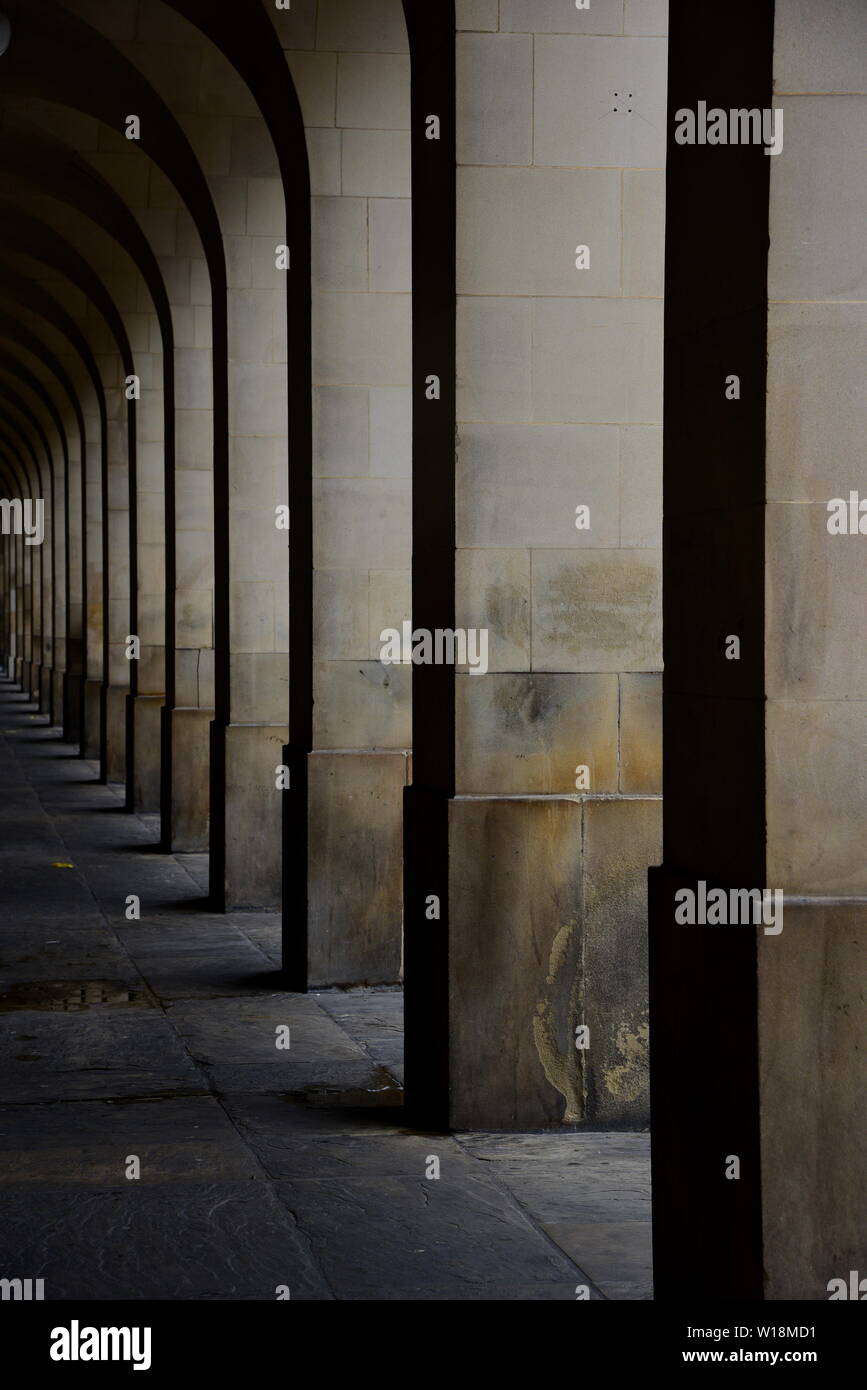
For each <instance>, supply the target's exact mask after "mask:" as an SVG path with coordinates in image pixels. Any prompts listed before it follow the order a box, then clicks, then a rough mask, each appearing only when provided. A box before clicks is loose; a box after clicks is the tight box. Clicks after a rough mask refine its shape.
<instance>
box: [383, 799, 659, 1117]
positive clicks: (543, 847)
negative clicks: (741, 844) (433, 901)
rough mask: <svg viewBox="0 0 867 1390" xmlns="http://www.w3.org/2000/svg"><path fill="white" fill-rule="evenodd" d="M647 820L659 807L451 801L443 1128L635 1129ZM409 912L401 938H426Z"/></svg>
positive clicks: (650, 827)
mask: <svg viewBox="0 0 867 1390" xmlns="http://www.w3.org/2000/svg"><path fill="white" fill-rule="evenodd" d="M661 809H662V806H661V800H660V799H658V798H654V799H647V800H643V799H641V800H639V799H631V798H630V799H622V800H621V799H611V800H595V799H593V798H585V799H581V798H578V797H556V796H549V797H536V798H531V797H528V798H526V799H524V798H517V797H509V798H496V797H490V798H457V799H455V800H453V801H452V802H451V803H450V806H449V890H448V903H449V908H448V915H449V919H450V920H449V927H448V930H449V958H448V977H449V978H448V1027H449V1057H450V1087H449V1090H450V1125H451V1127H452V1128H453V1129H540V1128H548V1127H553V1126H561V1125H572V1126H577V1125H581V1126H583V1127H585V1128H589V1129H598V1130H611V1129H630V1130H632V1129H641V1128H644V1127H645V1126H646V1125H647V1124H648V1123H649V1118H650V1115H649V1097H648V1005H647V870H648V866H649V865H650V864H652V863H653V862H654V861H655V860H656V859H657V858H658V857H659V855H660V852H661V822H662V815H661ZM414 899H415V901H414V903H413V920H412V921H411V922H410V921H409V919H408V927H407V930H413V931H419V930H428V931H432V932H434V931H437V930H438V928H439V927H440V924H439V923H437V922H436V921H435V920H432V921H427V920H426V916H425V898H424V897H423V896H422V897H421V898H420V897H419V892H418V889H416V891H415V893H414ZM420 987H421V986H420V984H419V983H418V982H416V984H415V989H416V990H418V989H419V988H420ZM408 1026H409V1027H411V1026H412V1021H411V1016H408ZM579 1028H580V1029H582V1030H583V1029H586V1030H587V1032H586V1034H585V1033H583V1032H582V1033H577V1032H576V1030H578V1029H579ZM417 1042H418V1040H416V1045H417ZM579 1044H580V1045H579ZM407 1084H408V1085H409V1084H410V1076H409V1074H407ZM413 1104H415V1102H413Z"/></svg>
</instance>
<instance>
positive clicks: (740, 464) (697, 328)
mask: <svg viewBox="0 0 867 1390" xmlns="http://www.w3.org/2000/svg"><path fill="white" fill-rule="evenodd" d="M669 24H670V28H669V33H670V47H669V86H668V122H669V125H668V163H667V176H666V194H667V226H666V288H665V294H666V306H665V409H664V525H663V559H664V589H663V634H664V655H665V676H664V685H663V690H664V696H663V738H664V757H663V817H664V863H663V866H662V867H661V868H660V869H652V870H651V871H650V940H649V948H650V1009H651V1029H650V1035H651V1073H650V1076H651V1152H652V1169H653V1226H654V1284H655V1297H656V1298H657V1299H679V1300H682V1299H683V1297H684V1293H685V1290H687V1289H692V1290H694V1291H700V1292H701V1295H702V1297H705V1298H722V1299H761V1298H762V1213H761V1169H760V1147H759V1099H760V1097H759V1069H758V1018H757V1009H758V996H757V980H756V965H757V931H756V929H755V928H752V929H751V928H749V927H742V926H735V927H714V926H704V927H702V926H694V927H689V926H677V925H676V924H675V920H674V906H675V904H674V896H673V895H674V893H675V891H676V890H677V888H679V887H691V888H693V890H695V888H696V883H697V880H699V879H704V880H705V881H706V882H707V884H708V887H709V888H710V887H712V886H713V887H717V886H718V887H724V888H727V887H743V888H761V887H764V886H765V770H764V769H765V753H764V500H765V386H766V341H767V260H768V222H769V183H770V158H769V157H768V156H767V155H766V154H765V153H764V149H763V147H762V146H761V145H743V146H741V145H735V146H731V145H726V146H722V145H713V146H709V145H698V144H695V145H680V144H677V143H676V141H675V139H674V132H675V114H676V112H677V111H678V110H680V109H682V108H689V109H691V110H692V111H696V110H697V107H698V102H699V101H706V102H707V104H708V108H711V107H721V108H723V109H724V110H726V111H728V110H730V109H732V108H736V109H740V108H744V107H746V108H754V107H756V108H759V109H762V110H764V109H767V108H770V107H771V105H772V91H773V41H774V0H730V3H728V4H726V5H725V6H714V5H704V4H696V3H695V0H672V3H671V10H670V21H669ZM731 375H737V376H739V378H740V382H741V398H740V400H736V401H733V400H728V399H727V398H726V378H727V377H728V376H731ZM729 634H734V635H738V636H739V637H740V639H741V659H740V660H739V661H729V660H726V658H725V650H724V648H725V638H726V637H727V636H728V635H729ZM729 1155H737V1156H738V1158H739V1159H740V1168H741V1176H740V1179H739V1180H733V1179H727V1178H726V1176H725V1170H726V1162H727V1159H728V1156H729Z"/></svg>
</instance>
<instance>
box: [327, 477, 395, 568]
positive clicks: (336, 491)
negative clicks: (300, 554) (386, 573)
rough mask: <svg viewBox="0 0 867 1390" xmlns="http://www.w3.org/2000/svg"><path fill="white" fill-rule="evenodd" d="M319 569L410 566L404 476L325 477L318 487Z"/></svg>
mask: <svg viewBox="0 0 867 1390" xmlns="http://www.w3.org/2000/svg"><path fill="white" fill-rule="evenodd" d="M315 498H316V508H315V511H314V528H313V554H314V560H313V563H314V566H315V567H316V568H317V569H406V568H407V565H408V560H409V556H410V529H411V526H410V524H411V498H410V484H409V481H408V480H404V479H403V478H322V479H319V480H318V482H317V484H316V488H315Z"/></svg>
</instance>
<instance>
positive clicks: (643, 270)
mask: <svg viewBox="0 0 867 1390" xmlns="http://www.w3.org/2000/svg"><path fill="white" fill-rule="evenodd" d="M664 289H665V171H664V170H662V169H627V170H625V171H624V174H623V293H624V295H626V296H627V297H630V298H634V299H642V298H647V297H655V298H659V297H661V295H662V294H663V291H664Z"/></svg>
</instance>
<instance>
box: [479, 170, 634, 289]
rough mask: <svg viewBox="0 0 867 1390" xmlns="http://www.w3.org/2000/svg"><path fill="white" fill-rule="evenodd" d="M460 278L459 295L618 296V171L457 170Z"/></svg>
mask: <svg viewBox="0 0 867 1390" xmlns="http://www.w3.org/2000/svg"><path fill="white" fill-rule="evenodd" d="M578 246H586V247H588V248H589V266H588V268H587V269H584V270H579V269H577V267H576V252H577V248H578ZM457 277H458V292H459V293H462V294H484V295H498V294H526V295H566V296H575V295H578V296H582V295H587V296H597V297H601V296H605V295H618V294H619V293H620V175H619V173H617V172H616V171H615V170H613V169H610V170H609V169H568V170H566V169H494V168H473V169H459V170H458V247H457Z"/></svg>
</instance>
